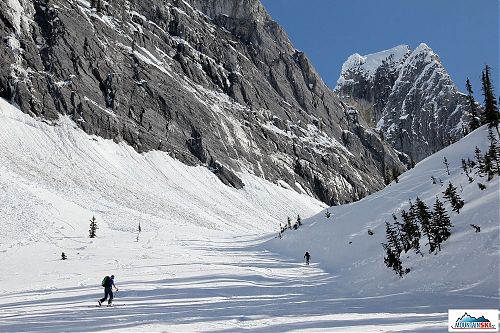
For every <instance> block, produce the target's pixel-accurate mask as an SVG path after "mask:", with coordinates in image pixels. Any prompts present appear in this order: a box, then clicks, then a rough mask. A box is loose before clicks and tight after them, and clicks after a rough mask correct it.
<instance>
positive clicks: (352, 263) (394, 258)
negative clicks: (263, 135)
mask: <svg viewBox="0 0 500 333" xmlns="http://www.w3.org/2000/svg"><path fill="white" fill-rule="evenodd" d="M499 149H500V146H499V145H498V136H497V135H496V133H495V131H494V130H493V131H492V130H491V129H488V126H487V125H485V126H482V127H480V128H479V129H477V130H476V131H474V132H472V133H470V134H468V135H467V136H466V137H465V138H463V139H462V140H460V141H458V142H457V143H455V144H452V145H451V146H449V147H447V148H445V149H443V150H442V151H440V152H438V153H436V154H434V155H432V156H430V157H428V158H426V159H424V160H423V161H421V162H420V163H418V164H417V165H416V166H415V168H413V169H411V170H409V171H407V172H406V173H404V174H402V175H401V176H400V177H399V182H398V183H396V182H392V183H391V184H390V185H389V186H388V187H386V188H385V189H383V190H382V191H380V192H377V193H376V194H373V195H370V196H368V197H366V198H364V199H362V200H361V201H359V202H356V203H352V204H348V205H343V206H340V207H330V208H329V209H328V210H326V211H324V212H322V213H320V214H318V215H317V216H315V217H312V218H309V219H304V220H303V221H302V224H303V225H302V227H301V228H300V229H299V230H297V231H294V230H290V231H288V230H287V232H285V233H283V235H282V238H281V239H275V240H273V241H271V242H270V243H268V248H269V249H272V250H274V251H278V252H280V253H285V254H287V255H289V256H293V257H294V258H296V260H300V258H301V255H303V253H304V252H305V251H309V253H310V254H311V256H312V258H313V259H312V260H313V262H315V263H317V264H318V265H319V266H321V267H324V268H326V269H327V270H328V271H330V272H331V273H333V274H335V275H336V276H337V279H338V280H337V283H338V287H339V289H340V290H344V289H345V290H349V291H350V292H353V293H355V294H356V293H359V294H372V295H373V294H379V293H389V292H408V291H418V290H425V291H445V292H450V293H463V294H467V295H483V296H484V297H490V296H494V295H497V290H498V286H499V285H498V283H499V261H498V244H499V243H498V241H499V231H500V226H499V224H498V217H499V216H500V215H499V214H500V211H499V205H498V202H499V200H500V197H499V196H500V191H499V173H498V172H497V171H496V169H495V168H490V169H493V172H492V175H491V176H489V173H488V171H486V170H484V169H483V166H484V163H483V162H480V163H479V162H478V160H477V158H476V157H475V150H479V151H480V152H479V155H476V156H479V160H480V161H484V160H488V159H489V160H495V161H499V158H498V157H494V158H493V157H492V156H496V154H498V152H499ZM488 151H491V152H490V153H486V152H488ZM466 160H467V161H469V162H467V163H465V164H466V165H468V166H466V167H465V168H464V167H463V164H464V162H463V161H466ZM446 161H447V163H448V165H447V164H446V163H444V162H446ZM493 164H494V163H490V167H492V166H493ZM448 169H449V172H448ZM326 212H328V214H326ZM328 216H329V217H328ZM394 271H395V272H396V274H394Z"/></svg>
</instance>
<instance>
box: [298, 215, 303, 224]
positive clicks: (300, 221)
mask: <svg viewBox="0 0 500 333" xmlns="http://www.w3.org/2000/svg"><path fill="white" fill-rule="evenodd" d="M297 225H298V226H299V227H300V226H301V225H302V219H301V218H300V215H297Z"/></svg>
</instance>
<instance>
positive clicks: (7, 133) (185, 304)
mask: <svg viewBox="0 0 500 333" xmlns="http://www.w3.org/2000/svg"><path fill="white" fill-rule="evenodd" d="M478 133H479V132H477V133H474V134H473V135H472V136H470V138H473V140H476V141H478V142H479V141H481V142H484V138H483V137H484V133H483V134H481V133H479V134H478ZM467 140H469V139H467ZM453 147H456V146H453ZM449 160H450V162H451V161H452V159H451V154H450V156H449ZM431 161H432V160H431ZM424 163H425V162H423V163H421V164H420V165H419V168H420V167H421V166H423V165H425V164H424ZM433 163H434V162H433ZM437 165H438V163H437V162H436V166H435V168H436V169H439V168H438V166H437ZM415 170H417V169H415ZM440 170H441V169H440ZM441 171H442V170H441ZM413 172H416V171H413ZM240 176H241V177H243V179H244V182H245V184H246V186H245V188H244V189H243V190H235V189H233V188H229V187H227V186H224V185H222V184H221V183H220V181H219V180H218V179H217V178H216V177H215V176H214V175H213V174H212V173H210V172H209V171H207V169H206V168H202V167H188V166H185V165H183V164H181V163H179V162H177V161H176V160H174V159H173V158H171V157H169V156H168V155H166V154H165V153H159V152H150V153H145V154H138V153H136V152H135V151H134V150H132V149H130V147H128V146H125V145H122V144H115V143H113V142H111V141H106V140H102V139H100V138H97V137H91V136H87V135H86V134H84V133H83V132H81V131H80V130H78V129H77V128H76V127H75V126H74V124H72V123H71V122H70V121H69V120H67V119H63V120H62V121H60V122H59V123H58V124H55V125H54V126H49V125H48V124H46V123H44V122H42V121H39V120H36V119H32V118H30V117H29V116H26V115H24V114H22V113H21V112H20V111H19V110H17V109H16V108H14V107H12V106H11V105H9V104H8V103H7V102H5V101H4V100H2V99H0V189H1V190H0V198H1V200H0V209H1V212H2V214H0V266H1V267H2V269H1V270H0V332H96V331H99V332H102V331H106V332H234V331H243V330H252V331H258V332H317V331H325V332H405V331H406V332H408V331H410V332H439V331H444V330H445V329H446V323H447V309H448V308H456V307H459V306H462V305H467V307H471V308H485V307H491V306H493V305H492V304H497V302H498V298H497V290H496V289H494V290H490V288H492V285H493V284H494V283H493V282H492V279H493V278H494V277H495V276H493V277H491V275H492V273H491V272H489V270H494V269H495V268H496V269H498V263H497V262H496V261H495V260H497V259H498V256H497V252H498V248H495V246H498V245H497V244H498V239H497V238H498V227H497V226H495V225H494V223H493V222H490V223H489V224H488V223H484V224H482V227H483V228H484V231H483V230H482V232H481V233H480V234H471V233H469V232H468V229H467V228H466V226H462V227H458V226H457V232H454V234H453V235H452V239H451V240H450V241H449V243H446V244H445V248H444V249H443V251H442V252H441V253H440V254H438V255H437V256H435V258H432V257H431V258H430V256H426V258H427V259H430V260H432V263H438V262H443V261H442V260H441V261H440V260H439V258H443V257H444V256H446V257H447V258H450V255H449V254H447V253H448V252H450V251H453V252H451V253H453V254H454V255H455V258H452V259H453V260H454V262H455V263H457V264H458V263H460V260H463V262H465V263H468V262H469V261H470V259H468V258H466V257H465V256H466V251H471V253H472V254H476V253H477V252H478V251H480V250H484V251H485V252H484V253H483V255H484V256H485V258H486V259H484V258H483V259H482V260H481V261H482V263H483V264H487V263H488V262H489V263H490V266H489V267H487V268H484V267H482V271H483V278H482V279H481V280H478V281H476V283H477V285H476V286H474V285H468V283H469V281H468V280H467V279H469V278H472V276H473V273H467V274H466V276H465V278H464V279H462V280H461V281H458V280H460V278H459V277H457V278H456V279H455V280H453V279H451V278H450V282H449V284H448V285H447V286H444V287H443V286H441V287H439V288H438V287H434V286H432V285H430V287H432V288H427V289H425V290H426V292H421V291H417V290H419V289H418V288H417V285H418V281H415V280H410V279H413V276H415V278H416V277H417V276H418V277H420V278H421V277H422V275H423V273H419V271H418V269H416V268H414V267H412V268H413V269H414V270H415V272H412V273H411V275H409V276H408V277H407V278H405V279H404V280H399V279H396V278H395V277H394V276H393V274H392V272H390V271H387V270H385V269H383V267H379V266H380V265H379V264H378V262H376V261H377V260H379V259H380V258H379V252H380V251H379V249H378V247H377V246H373V247H372V246H371V245H369V244H371V243H373V242H371V243H370V242H366V243H367V244H366V247H365V250H366V251H373V252H366V253H365V254H362V253H361V252H355V251H352V253H355V254H356V260H357V262H356V263H355V264H352V263H351V262H350V260H348V259H349V258H351V259H352V257H349V256H350V255H351V254H350V253H349V252H346V251H345V249H346V248H345V247H341V245H342V244H340V242H344V241H345V240H346V239H345V236H343V237H341V236H340V233H341V232H342V233H345V232H347V231H348V232H349V235H351V236H352V237H351V239H352V240H353V241H354V242H357V243H361V242H362V241H366V240H365V238H364V237H363V234H364V233H365V226H366V225H368V224H367V223H368V222H367V221H363V220H362V216H363V215H366V213H364V212H362V211H361V210H360V209H357V212H358V218H357V219H356V221H350V222H351V223H347V220H343V219H342V216H341V214H340V213H341V212H345V214H348V211H349V207H361V206H354V205H352V206H345V207H336V208H334V209H331V210H332V212H333V213H334V221H335V222H333V224H329V225H328V224H325V221H322V215H321V214H320V215H318V216H316V217H313V218H311V219H305V223H306V225H305V226H304V227H303V229H301V230H300V231H297V232H294V233H291V232H287V233H286V234H285V239H282V240H280V241H279V242H278V240H276V242H271V243H269V242H265V241H266V240H269V238H271V237H274V236H275V235H276V232H277V226H278V224H279V223H280V222H281V223H283V222H284V221H285V220H286V216H296V215H297V214H301V215H302V216H303V217H307V216H311V215H313V214H315V213H318V212H320V211H321V210H322V209H323V208H324V207H323V206H322V204H321V203H319V202H317V201H315V200H313V199H311V198H309V197H307V196H302V195H299V194H297V193H296V192H294V191H291V190H288V189H285V188H282V187H279V186H276V185H273V184H270V183H269V182H267V181H264V180H262V179H260V178H256V177H253V176H249V175H244V174H243V175H240ZM436 176H438V174H436ZM422 177H423V176H422ZM426 177H427V176H426ZM453 177H455V175H454V176H453ZM457 177H459V176H458V175H457ZM408 181H409V180H408V179H407V176H406V175H405V176H403V177H402V181H401V183H400V184H404V183H408ZM412 184H414V186H415V187H418V186H419V185H418V184H416V183H415V182H412ZM495 184H496V185H495ZM473 185H474V186H475V184H473ZM398 186H399V187H398ZM400 186H401V185H396V186H395V185H392V186H391V187H389V188H388V189H386V190H385V191H384V192H381V193H377V194H375V195H373V196H371V197H369V198H367V199H365V200H364V201H361V202H360V203H357V204H356V205H364V204H363V203H366V202H367V200H368V202H369V201H370V200H372V201H374V202H377V203H378V204H381V205H382V204H383V205H385V208H392V206H391V205H393V204H394V205H395V201H392V200H388V199H384V198H382V197H381V196H380V195H381V194H383V193H385V194H386V195H392V196H397V195H400V194H398V193H396V192H395V190H396V189H398V188H400V189H401V187H400ZM464 186H465V185H464ZM488 186H489V187H488V190H487V192H485V193H488V195H489V196H488V197H485V198H487V200H486V202H487V203H488V205H489V204H491V201H492V200H494V199H495V193H494V189H495V186H498V182H497V180H495V183H491V184H489V185H488ZM426 188H428V187H426ZM407 190H408V191H410V192H411V191H417V189H416V188H414V189H410V188H409V189H407ZM387 191H389V192H387ZM391 191H392V192H391ZM412 193H413V192H412ZM471 193H475V192H471ZM408 194H410V193H408ZM430 195H431V194H430V193H429V196H430ZM386 198H387V197H386ZM387 201H389V202H390V204H389V203H385V202H387ZM466 201H467V204H466V206H465V209H466V210H467V209H469V213H467V211H466V210H464V213H461V216H462V214H473V212H472V211H476V212H478V211H477V210H474V209H472V207H473V205H472V203H473V202H474V201H473V198H472V197H466ZM475 204H476V205H477V207H478V208H484V207H485V206H484V205H485V204H483V201H482V200H476V201H475ZM381 209H382V208H380V210H378V211H377V212H373V214H372V216H378V215H377V214H381ZM388 214H390V213H388ZM488 214H489V215H488V216H490V217H492V216H493V213H491V212H490V213H488ZM92 216H95V217H96V218H97V221H98V226H99V229H98V230H97V236H98V237H97V238H95V239H89V238H88V227H89V221H88V220H89V219H90V218H91V217H92ZM344 216H345V217H347V216H348V215H344ZM464 216H465V215H464ZM351 217H352V216H351ZM377 221H378V219H377ZM139 222H140V223H141V228H142V232H141V234H140V236H139V240H138V241H137V239H136V236H137V231H136V230H137V226H138V224H139ZM330 222H331V221H330ZM373 223H374V224H373V225H370V226H372V227H373V228H374V230H375V231H376V234H375V235H376V237H379V236H380V234H381V231H380V230H379V228H378V227H377V226H376V225H375V224H376V223H378V222H373ZM339 226H343V227H342V228H338V229H337V227H339ZM320 227H323V229H322V231H323V233H322V234H321V235H319V236H317V237H316V238H317V242H316V241H315V243H316V244H307V246H303V245H305V244H306V243H308V242H309V241H310V239H309V240H308V238H307V237H308V236H307V235H308V234H311V235H312V234H316V235H318V232H320V231H321V229H320ZM459 228H460V229H459ZM306 231H307V232H306ZM331 231H335V232H336V233H337V232H338V233H339V235H336V234H331ZM460 235H461V236H460ZM459 236H460V237H462V238H463V239H466V238H467V237H475V238H476V239H477V240H479V241H481V243H480V244H479V245H478V244H476V243H474V247H471V248H465V247H466V246H467V247H468V246H470V245H471V244H470V242H463V243H459V242H458V237H459ZM327 237H332V239H335V240H338V241H339V244H338V245H336V246H337V247H336V248H332V249H334V250H337V251H341V250H342V251H344V252H337V253H342V256H343V257H345V258H346V259H345V260H343V261H339V260H337V259H336V258H338V257H340V255H337V256H336V257H335V256H334V257H332V258H329V256H327V255H326V253H327V252H324V253H323V254H322V251H321V250H319V247H322V248H328V247H329V245H328V244H325V240H326V238H327ZM495 237H496V238H495ZM487 238H489V239H490V241H491V239H493V240H494V241H495V242H496V243H495V245H492V244H491V243H487V242H486V239H487ZM292 242H294V243H292ZM460 244H462V245H460ZM487 244H489V245H487ZM460 246H462V247H464V249H463V250H460V249H459V247H460ZM475 247H478V248H477V249H476V248H475ZM269 248H274V249H276V250H278V251H281V252H283V253H284V254H285V255H283V254H278V253H275V252H272V251H269ZM358 248H359V247H358ZM305 249H310V250H311V251H312V255H313V260H314V261H316V262H318V261H319V262H320V263H321V265H318V264H316V263H313V264H312V265H311V266H309V267H306V266H304V265H303V264H302V263H301V256H302V253H303V251H304V250H305ZM348 249H349V248H348ZM359 249H360V250H359V251H361V248H359ZM485 249H486V250H485ZM447 251H448V252H447ZM61 252H65V253H66V255H67V256H68V260H65V261H62V260H60V255H61ZM363 256H364V257H366V260H365V261H363V259H361V257H363ZM330 259H332V260H330ZM415 262H417V261H416V260H415ZM432 263H429V264H425V265H424V266H423V267H425V268H429V266H430V265H431V264H432ZM362 267H365V268H366V269H373V270H374V271H373V272H374V274H375V275H374V277H377V276H378V277H384V278H387V280H384V281H382V280H381V281H380V283H379V284H377V283H376V281H373V280H370V279H368V278H367V276H368V275H370V273H366V272H364V271H363V269H361V268H362ZM323 268H326V270H324V269H323ZM437 271H438V268H432V269H431V270H430V273H432V274H435V275H436V274H437V273H436V272H437ZM111 273H113V274H115V276H116V283H117V286H118V288H119V289H120V290H119V292H118V293H117V294H116V299H115V305H116V306H115V307H114V308H106V307H104V308H97V307H95V304H96V301H97V299H98V298H100V297H101V296H102V288H101V287H100V281H101V279H102V277H103V276H104V275H105V274H111ZM414 273H415V275H412V274H414ZM418 274H419V275H418ZM474 274H476V273H474ZM358 275H359V276H358ZM496 277H498V275H497V276H496ZM363 279H365V280H367V282H366V287H364V288H363V289H364V291H361V290H359V289H360V288H359V286H360V285H363V282H362V280H363ZM349 280H351V281H353V284H352V286H351V285H349V283H347V282H348V281H349ZM406 281H409V282H411V283H410V284H411V287H412V288H410V289H409V290H407V291H405V292H394V291H395V290H402V289H403V287H404V286H402V285H401V283H407V282H406ZM412 281H413V282H412ZM424 282H425V280H424ZM423 285H425V283H424V284H423ZM457 286H465V288H464V290H463V291H453V292H451V291H452V290H454V289H453V288H455V289H456V288H457ZM467 288H468V289H467ZM429 291H432V292H429ZM490 292H491V293H490Z"/></svg>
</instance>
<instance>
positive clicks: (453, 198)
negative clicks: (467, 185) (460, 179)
mask: <svg viewBox="0 0 500 333" xmlns="http://www.w3.org/2000/svg"><path fill="white" fill-rule="evenodd" d="M443 197H444V198H445V199H446V200H447V201H448V202H449V203H450V204H451V207H452V210H453V211H454V212H457V214H460V209H462V207H463V206H464V201H463V200H462V199H461V198H460V196H459V195H458V194H457V188H456V187H455V186H453V184H452V183H449V184H448V187H447V188H446V190H445V191H444V192H443Z"/></svg>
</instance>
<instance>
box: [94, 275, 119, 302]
mask: <svg viewBox="0 0 500 333" xmlns="http://www.w3.org/2000/svg"><path fill="white" fill-rule="evenodd" d="M114 280H115V276H114V275H111V276H105V277H104V279H102V283H101V285H102V286H103V287H104V297H103V298H101V299H100V300H99V301H98V303H99V306H101V304H102V303H103V302H104V301H105V300H106V299H107V298H108V296H109V300H108V306H110V305H111V302H112V301H113V287H115V289H116V291H118V288H116V286H115V281H114Z"/></svg>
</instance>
